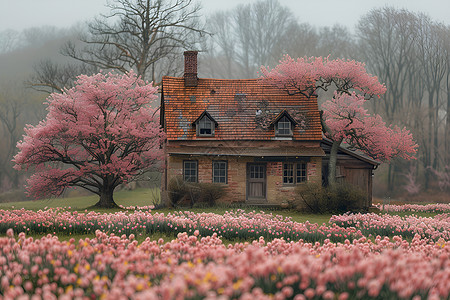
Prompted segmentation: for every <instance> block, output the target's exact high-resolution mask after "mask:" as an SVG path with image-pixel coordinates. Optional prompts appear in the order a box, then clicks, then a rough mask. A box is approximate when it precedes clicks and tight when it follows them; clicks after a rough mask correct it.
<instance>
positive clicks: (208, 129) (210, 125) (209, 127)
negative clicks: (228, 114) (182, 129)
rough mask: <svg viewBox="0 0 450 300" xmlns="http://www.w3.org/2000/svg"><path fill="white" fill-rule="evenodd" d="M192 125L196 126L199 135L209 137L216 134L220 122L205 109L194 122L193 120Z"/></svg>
mask: <svg viewBox="0 0 450 300" xmlns="http://www.w3.org/2000/svg"><path fill="white" fill-rule="evenodd" d="M192 125H193V126H195V128H196V132H197V136H199V137H209V136H214V132H215V129H216V127H217V126H218V125H219V124H218V123H217V121H216V120H214V118H213V117H211V115H210V114H209V113H208V112H207V111H206V110H205V111H204V112H202V114H201V115H200V116H199V117H198V118H197V119H196V120H195V121H194V122H192Z"/></svg>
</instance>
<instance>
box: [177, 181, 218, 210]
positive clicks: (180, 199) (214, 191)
mask: <svg viewBox="0 0 450 300" xmlns="http://www.w3.org/2000/svg"><path fill="white" fill-rule="evenodd" d="M225 193H226V191H225V187H224V186H223V185H221V184H218V183H203V182H200V183H198V182H186V181H184V180H183V178H182V177H174V178H172V179H171V180H170V181H169V185H168V195H169V199H170V202H171V204H172V206H174V207H177V206H179V205H189V206H190V207H192V206H194V204H197V203H204V204H207V205H208V206H213V205H215V203H216V201H217V200H218V199H219V198H221V197H223V196H224V195H225Z"/></svg>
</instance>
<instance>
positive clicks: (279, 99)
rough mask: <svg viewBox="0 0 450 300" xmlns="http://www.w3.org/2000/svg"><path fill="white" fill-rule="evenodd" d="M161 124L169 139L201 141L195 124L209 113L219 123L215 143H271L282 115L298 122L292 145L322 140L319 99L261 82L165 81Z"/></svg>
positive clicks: (220, 80) (176, 79)
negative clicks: (195, 83) (190, 84)
mask: <svg viewBox="0 0 450 300" xmlns="http://www.w3.org/2000/svg"><path fill="white" fill-rule="evenodd" d="M162 102H163V103H162V114H161V117H162V124H163V126H164V128H165V131H166V133H167V139H168V140H195V139H203V137H197V136H196V130H195V126H193V125H192V123H193V122H194V121H195V120H196V119H197V118H198V117H199V116H200V115H201V114H202V113H203V112H205V111H207V112H208V114H210V115H211V117H213V118H214V120H215V121H217V123H218V126H217V127H216V129H215V135H214V138H215V139H221V140H236V139H238V140H239V139H250V140H270V139H272V138H274V137H275V131H274V129H273V124H271V123H272V122H273V120H274V119H275V118H276V117H277V116H278V115H279V114H280V113H281V112H283V111H284V110H285V111H286V112H288V113H289V115H290V116H291V117H292V118H293V119H294V120H295V121H296V122H297V124H296V126H295V127H294V130H293V131H294V135H293V139H294V140H314V141H319V140H321V139H322V130H321V125H320V116H319V110H318V106H317V99H316V98H311V99H308V98H306V97H304V96H302V95H288V94H287V93H286V92H284V91H282V90H279V89H277V88H275V87H272V86H269V85H266V84H264V83H263V82H262V81H260V80H258V79H237V80H236V79H203V78H200V79H199V80H198V86H197V87H185V86H184V79H183V78H178V77H163V80H162Z"/></svg>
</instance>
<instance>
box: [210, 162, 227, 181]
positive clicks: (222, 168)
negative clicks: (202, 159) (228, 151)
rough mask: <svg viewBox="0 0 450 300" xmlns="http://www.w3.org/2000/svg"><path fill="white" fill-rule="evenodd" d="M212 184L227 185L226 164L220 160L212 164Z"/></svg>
mask: <svg viewBox="0 0 450 300" xmlns="http://www.w3.org/2000/svg"><path fill="white" fill-rule="evenodd" d="M212 172H213V182H215V183H227V177H228V176H227V175H228V174H227V173H228V170H227V162H226V161H222V160H214V161H213V163H212Z"/></svg>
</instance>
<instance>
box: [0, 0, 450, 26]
mask: <svg viewBox="0 0 450 300" xmlns="http://www.w3.org/2000/svg"><path fill="white" fill-rule="evenodd" d="M254 1H255V0H247V1H245V0H201V2H202V4H203V8H204V9H203V11H204V13H205V14H207V13H210V12H213V11H215V10H226V9H230V8H233V7H235V6H236V5H238V4H243V3H251V2H254ZM279 1H280V3H281V4H282V5H284V6H288V7H290V8H291V9H292V11H293V12H294V14H295V15H296V16H297V18H298V20H299V21H300V22H307V23H309V24H311V25H314V26H332V25H334V24H336V23H339V24H342V25H345V26H347V27H349V29H351V30H352V29H353V27H354V26H355V24H356V22H357V21H358V20H359V18H360V17H361V16H362V15H364V14H365V13H367V12H368V11H369V10H370V9H372V8H379V7H383V6H386V5H389V6H393V7H395V8H407V9H408V10H410V11H413V12H419V11H420V12H424V13H426V14H428V15H429V16H431V17H432V18H433V19H434V20H435V21H440V22H443V23H445V24H447V25H450V1H449V0H388V1H385V0H321V1H311V0H279ZM105 2H106V0H0V31H3V30H5V29H14V30H22V29H24V28H29V27H36V26H43V25H51V26H57V27H70V26H71V25H74V24H76V23H77V22H83V21H86V20H89V19H92V17H94V16H95V15H97V14H99V13H101V12H106V8H105V7H104V3H105Z"/></svg>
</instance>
